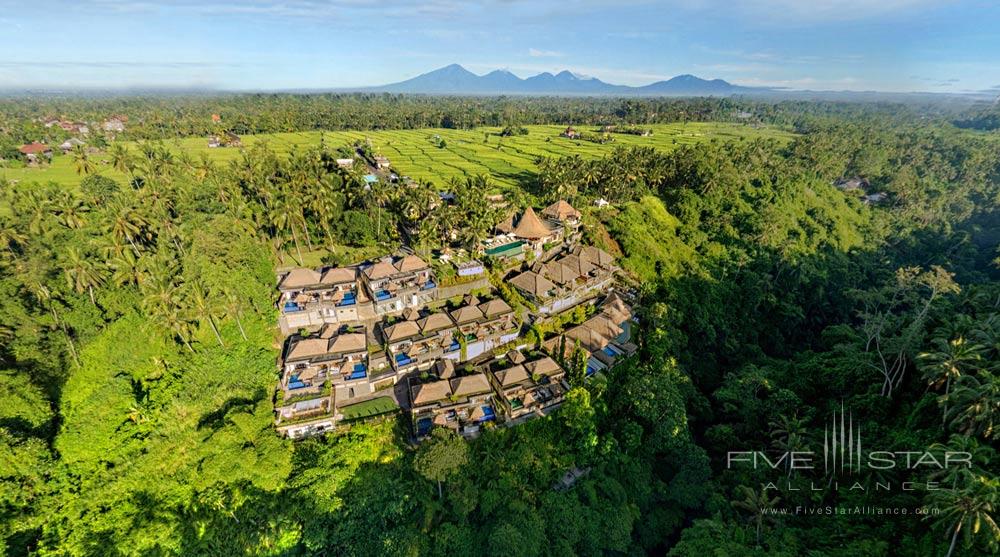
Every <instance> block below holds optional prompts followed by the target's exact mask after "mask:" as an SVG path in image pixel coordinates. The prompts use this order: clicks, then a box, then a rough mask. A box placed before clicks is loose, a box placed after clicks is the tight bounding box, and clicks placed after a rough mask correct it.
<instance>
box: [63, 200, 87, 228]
mask: <svg viewBox="0 0 1000 557" xmlns="http://www.w3.org/2000/svg"><path fill="white" fill-rule="evenodd" d="M56 203H57V214H58V216H59V221H60V223H62V225H63V226H65V227H66V228H71V229H79V228H83V225H84V224H86V221H85V220H84V218H83V215H84V214H85V213H87V212H89V211H90V207H89V206H88V205H87V204H86V203H84V202H83V200H82V199H79V198H77V197H76V196H74V195H72V194H70V193H69V192H63V194H62V195H60V196H59V199H58V200H57V202H56Z"/></svg>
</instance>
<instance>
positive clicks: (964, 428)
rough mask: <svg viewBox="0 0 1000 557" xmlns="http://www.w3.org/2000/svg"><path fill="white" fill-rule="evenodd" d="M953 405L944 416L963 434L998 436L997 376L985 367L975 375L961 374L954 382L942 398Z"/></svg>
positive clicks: (999, 389)
mask: <svg viewBox="0 0 1000 557" xmlns="http://www.w3.org/2000/svg"><path fill="white" fill-rule="evenodd" d="M945 399H946V401H947V402H952V403H954V406H953V407H952V408H951V409H950V410H949V412H948V413H947V414H946V415H945V418H946V419H948V420H949V421H950V422H951V425H952V427H955V428H956V429H958V430H959V431H961V432H962V433H964V434H966V435H982V436H983V438H984V439H987V440H992V441H996V440H997V439H1000V429H996V428H995V427H994V426H995V424H996V420H997V417H1000V378H998V377H996V376H995V375H993V373H991V372H990V371H988V370H986V369H981V370H979V372H978V373H976V374H975V375H964V376H962V377H960V378H959V379H958V381H956V383H955V390H954V392H952V393H951V394H950V395H948V396H947V397H945Z"/></svg>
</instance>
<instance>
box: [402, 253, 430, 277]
mask: <svg viewBox="0 0 1000 557" xmlns="http://www.w3.org/2000/svg"><path fill="white" fill-rule="evenodd" d="M395 267H396V268H397V269H399V271H400V272H401V273H408V272H411V271H419V270H421V269H426V268H427V263H424V260H423V259H420V258H419V257H417V256H416V255H407V256H404V257H403V258H402V259H400V260H399V261H397V262H396V263H395Z"/></svg>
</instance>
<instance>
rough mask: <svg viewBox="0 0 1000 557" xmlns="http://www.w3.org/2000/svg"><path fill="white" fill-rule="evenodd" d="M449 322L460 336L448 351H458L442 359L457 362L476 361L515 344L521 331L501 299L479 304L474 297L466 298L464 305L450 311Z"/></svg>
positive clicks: (511, 311)
mask: <svg viewBox="0 0 1000 557" xmlns="http://www.w3.org/2000/svg"><path fill="white" fill-rule="evenodd" d="M451 318H452V320H453V321H454V322H455V326H456V327H458V330H459V332H460V335H459V338H457V339H456V340H455V341H454V342H453V343H452V345H451V347H457V348H458V351H457V353H456V352H454V351H453V352H451V353H449V354H446V355H445V357H455V356H457V358H458V360H459V361H466V360H472V359H475V358H478V357H479V356H481V355H483V354H485V353H487V352H489V351H490V350H493V349H494V348H497V347H499V346H503V345H504V344H507V343H508V342H511V341H513V340H515V339H516V338H517V336H518V331H519V330H520V324H519V323H518V322H517V316H516V315H515V314H514V310H512V309H511V308H510V306H509V305H507V302H505V301H503V300H502V299H500V298H495V299H493V300H488V301H485V302H480V301H479V299H478V298H476V297H475V296H466V298H465V300H464V303H463V305H462V306H461V307H459V308H457V309H455V310H452V311H451ZM462 344H464V346H461V345H462Z"/></svg>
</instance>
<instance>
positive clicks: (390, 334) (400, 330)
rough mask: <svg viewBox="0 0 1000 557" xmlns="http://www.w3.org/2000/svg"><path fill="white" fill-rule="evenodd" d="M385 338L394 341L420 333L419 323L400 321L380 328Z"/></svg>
mask: <svg viewBox="0 0 1000 557" xmlns="http://www.w3.org/2000/svg"><path fill="white" fill-rule="evenodd" d="M382 332H383V333H384V334H385V338H386V340H388V341H389V342H396V341H399V340H403V339H405V338H410V337H412V336H414V335H418V334H420V325H417V323H416V322H415V321H400V322H399V323H396V324H394V325H390V326H388V327H386V328H385V329H383V330H382Z"/></svg>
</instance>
